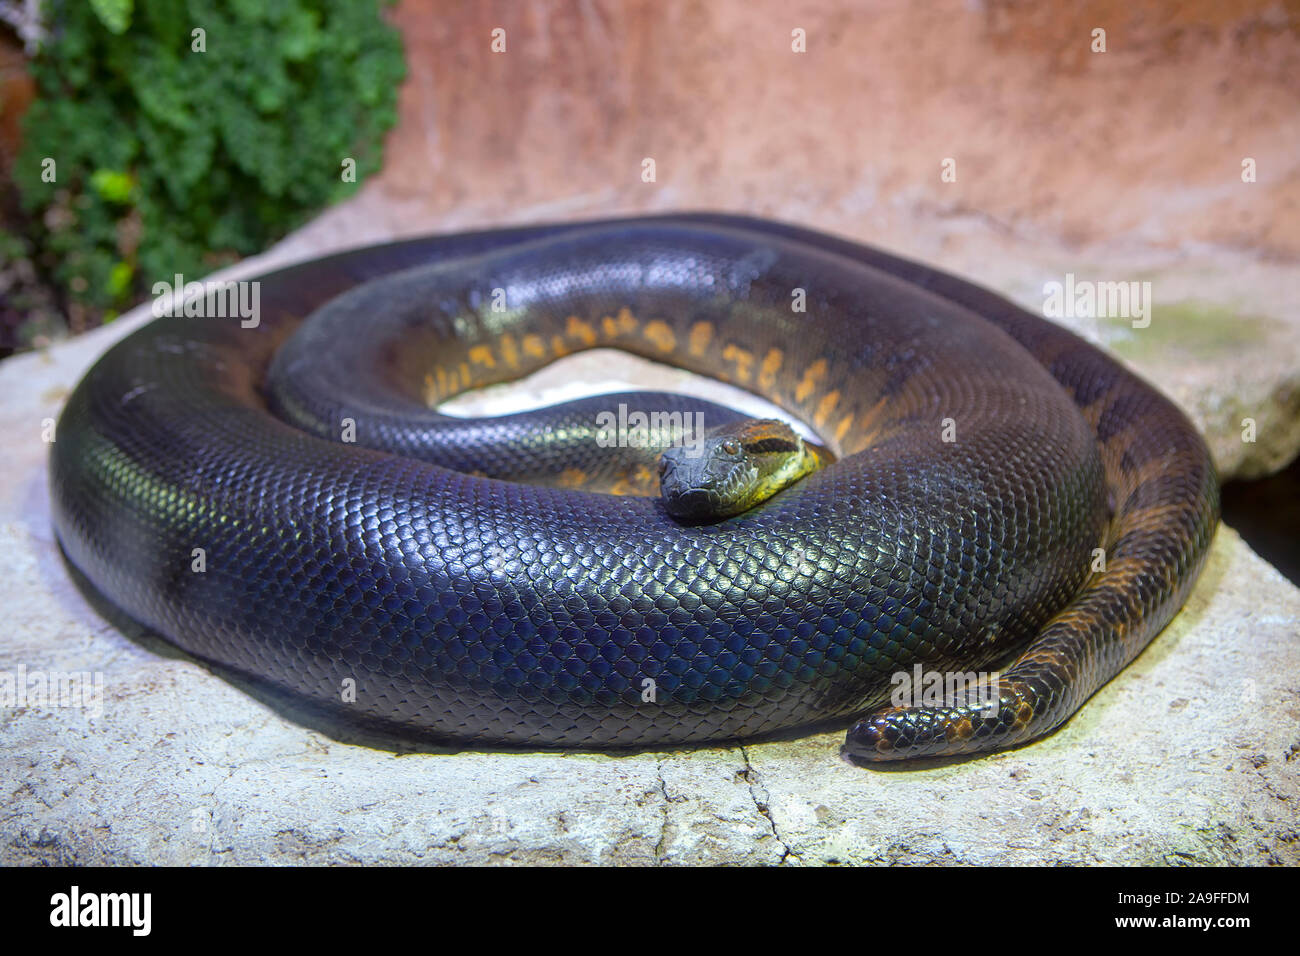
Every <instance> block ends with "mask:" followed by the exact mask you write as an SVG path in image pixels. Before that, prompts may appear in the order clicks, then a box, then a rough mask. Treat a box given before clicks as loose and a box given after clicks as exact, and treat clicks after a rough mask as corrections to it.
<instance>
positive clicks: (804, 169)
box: [0, 0, 1300, 580]
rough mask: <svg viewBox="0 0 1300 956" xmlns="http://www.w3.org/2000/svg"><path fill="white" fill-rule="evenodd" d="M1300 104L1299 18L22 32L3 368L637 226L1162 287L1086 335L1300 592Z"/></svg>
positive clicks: (79, 20)
mask: <svg viewBox="0 0 1300 956" xmlns="http://www.w3.org/2000/svg"><path fill="white" fill-rule="evenodd" d="M1298 76H1300V2H1297V0H1272V2H1267V0H1237V2H1215V0H1183V2H1174V0H1150V2H1146V3H1142V4H1132V3H1128V2H1122V0H1084V2H1078V3H1072V4H1069V5H1058V4H1041V3H1035V2H1030V0H1024V2H1021V0H982V2H976V0H937V2H928V3H924V4H918V3H910V2H907V0H873V2H866V0H863V2H842V3H819V2H787V0H716V2H703V0H700V2H690V0H682V2H664V0H655V2H651V0H629V2H614V0H521V2H507V0H467V2H450V0H444V2H434V0H402V2H398V3H395V4H385V3H375V2H371V0H351V2H328V0H278V2H255V0H152V2H147V0H134V2H133V0H92V2H85V0H46V2H43V3H42V2H33V0H0V177H2V178H0V184H2V185H0V356H3V355H8V354H11V353H15V352H23V351H27V350H32V349H37V350H44V349H49V348H52V347H55V346H56V344H57V343H58V342H59V341H61V340H63V339H65V338H67V337H69V336H72V335H77V334H80V333H83V332H87V331H89V330H93V329H97V328H99V327H101V326H103V325H104V324H105V323H111V324H112V325H114V326H117V325H121V324H123V323H127V324H129V323H132V322H135V321H138V319H136V318H134V317H125V316H126V313H128V312H130V310H131V309H132V307H133V306H136V305H138V304H139V303H141V302H144V301H145V300H146V299H147V298H148V297H149V294H150V288H151V286H152V284H153V283H154V282H157V281H170V280H171V278H172V276H173V275H174V274H175V273H178V272H179V273H183V274H185V276H186V278H187V279H189V278H196V277H199V276H202V275H204V274H206V273H209V272H212V271H214V270H217V269H220V268H223V267H226V266H229V265H231V264H232V263H235V262H237V261H239V260H240V259H241V258H243V257H246V256H250V255H253V254H256V253H260V252H263V251H265V250H266V249H268V248H271V247H276V248H277V249H278V250H279V252H281V253H283V254H284V255H285V256H289V257H295V258H301V257H307V256H312V255H318V254H321V253H324V252H326V251H332V250H335V249H339V248H344V247H347V246H352V245H357V244H361V243H365V242H378V241H383V240H387V239H392V238H396V237H401V236H407V235H413V234H418V233H424V232H433V231H454V230H458V229H462V228H466V227H470V226H478V225H485V224H502V223H511V222H533V221H542V220H559V219H579V218H584V217H597V216H607V215H613V214H620V213H629V212H637V211H646V212H651V211H653V212H662V211H668V210H673V209H702V208H709V209H721V210H727V211H735V212H743V213H748V214H753V215H763V216H771V217H774V218H779V219H784V220H790V221H794V222H798V223H801V224H804V225H808V226H811V227H813V228H818V229H823V230H826V231H830V232H835V233H840V234H844V235H847V236H851V237H853V238H856V239H859V240H863V241H867V242H870V243H873V244H876V245H880V246H883V247H885V248H888V249H890V250H892V251H895V252H898V253H901V254H904V255H909V256H912V257H915V258H919V259H924V260H926V261H928V262H931V263H933V264H935V265H938V266H940V267H941V268H945V269H948V270H950V271H953V272H957V273H960V274H963V275H966V276H968V277H971V278H973V279H975V280H977V281H980V282H982V283H984V284H986V285H989V286H991V287H994V288H996V289H998V290H1000V291H1002V292H1003V293H1004V294H1007V295H1008V296H1010V297H1012V298H1014V299H1016V300H1017V301H1019V302H1020V303H1021V304H1023V305H1024V306H1025V307H1026V308H1030V309H1032V310H1034V311H1038V312H1040V313H1041V311H1042V308H1043V286H1044V283H1046V282H1050V281H1062V280H1063V277H1064V276H1065V275H1066V274H1068V273H1072V274H1074V275H1076V276H1078V277H1080V278H1090V279H1095V280H1099V281H1150V282H1151V283H1152V289H1153V294H1154V299H1155V309H1154V311H1153V321H1152V325H1151V327H1150V328H1149V329H1145V330H1141V331H1140V332H1139V331H1135V330H1133V329H1132V328H1131V326H1130V323H1129V322H1128V321H1127V320H1124V319H1114V320H1108V319H1103V320H1099V321H1095V322H1086V323H1082V324H1078V325H1076V328H1077V330H1078V331H1080V332H1081V333H1082V334H1084V335H1086V336H1088V337H1089V338H1092V339H1093V340H1095V341H1098V342H1100V343H1101V344H1103V345H1105V346H1106V347H1107V348H1109V349H1111V350H1112V351H1113V352H1114V353H1116V354H1117V355H1119V356H1120V358H1122V359H1123V360H1125V361H1127V362H1129V363H1130V364H1131V365H1133V367H1135V368H1136V369H1137V370H1138V371H1139V372H1140V373H1141V374H1143V375H1145V376H1146V377H1148V378H1150V379H1151V380H1153V381H1154V382H1155V383H1156V384H1158V385H1159V386H1160V387H1161V388H1162V389H1163V390H1164V391H1166V392H1167V393H1169V394H1170V395H1171V396H1173V397H1174V398H1175V399H1176V400H1177V401H1178V402H1179V403H1180V404H1181V405H1182V406H1183V408H1184V409H1185V410H1187V412H1188V414H1189V415H1191V417H1192V418H1193V419H1194V420H1195V421H1196V423H1197V424H1198V426H1200V427H1201V428H1202V430H1203V431H1204V432H1205V434H1206V435H1207V438H1208V440H1209V441H1210V444H1211V446H1212V449H1213V451H1214V454H1215V457H1216V460H1217V462H1218V464H1219V467H1220V469H1221V471H1222V473H1223V475H1224V476H1225V478H1231V479H1236V483H1235V484H1232V485H1229V486H1228V488H1227V490H1226V492H1225V500H1226V510H1227V516H1228V521H1229V523H1231V524H1233V525H1234V526H1235V527H1237V528H1238V530H1240V531H1242V533H1243V534H1244V535H1246V537H1247V540H1248V541H1250V543H1251V544H1252V546H1253V547H1254V548H1255V549H1256V550H1257V551H1259V552H1260V553H1261V554H1263V556H1265V557H1266V558H1268V559H1269V560H1270V561H1272V562H1273V563H1274V564H1276V565H1278V566H1279V567H1280V568H1282V569H1283V570H1284V571H1285V572H1286V573H1288V574H1289V575H1290V576H1291V578H1292V580H1298V579H1300V546H1298V545H1297V537H1300V494H1297V492H1300V473H1298V472H1297V467H1296V466H1292V467H1290V468H1289V469H1288V465H1289V464H1290V463H1291V462H1293V461H1294V460H1295V458H1296V453H1297V450H1300V334H1298V333H1300V328H1298V326H1300V310H1298V309H1297V302H1300V295H1298V294H1297V293H1300V281H1298V280H1297V275H1298V272H1297V269H1296V264H1297V260H1298V259H1300V215H1297V213H1298V212H1300V84H1297V80H1296V78H1297V77H1298ZM277 243H279V245H278V246H276V244H277ZM106 334H107V333H106ZM112 334H113V335H116V334H120V333H117V332H114V333H112ZM1248 421H1249V422H1251V423H1253V424H1252V426H1247V425H1246V424H1245V423H1246V422H1248ZM1248 436H1249V437H1248Z"/></svg>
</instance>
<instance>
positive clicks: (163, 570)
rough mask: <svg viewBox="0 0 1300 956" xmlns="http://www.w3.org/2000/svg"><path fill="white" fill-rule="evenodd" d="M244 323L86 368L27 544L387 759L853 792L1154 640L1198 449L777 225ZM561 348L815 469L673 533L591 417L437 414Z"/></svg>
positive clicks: (456, 249) (1086, 362)
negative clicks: (969, 678)
mask: <svg viewBox="0 0 1300 956" xmlns="http://www.w3.org/2000/svg"><path fill="white" fill-rule="evenodd" d="M800 296H802V297H803V307H802V308H797V307H795V305H794V302H795V301H796V300H797V299H798V298H799V297H800ZM260 300H261V308H260V316H259V322H258V323H257V325H256V327H252V328H245V327H243V325H242V324H241V323H240V322H239V321H238V320H237V319H222V318H218V317H192V318H160V319H158V320H156V321H154V322H152V323H150V324H148V325H146V326H145V327H143V328H141V329H140V330H138V331H136V332H134V333H133V334H131V335H130V336H128V337H126V338H125V339H123V340H122V341H121V342H119V343H118V344H117V345H115V346H114V347H113V348H112V349H110V350H109V351H108V352H107V353H106V354H105V355H104V356H103V357H102V358H101V359H100V360H99V361H98V363H97V364H96V365H95V366H94V367H93V368H92V369H91V370H90V371H89V372H88V373H87V375H86V376H85V378H84V379H83V380H82V381H81V383H80V384H79V386H78V387H77V388H76V390H75V391H74V393H73V394H72V395H71V397H70V398H69V400H68V403H67V405H66V408H65V410H64V411H63V414H62V417H61V418H60V420H59V423H58V428H57V440H56V441H55V443H54V444H53V446H52V450H51V460H50V486H51V498H52V509H53V521H54V525H55V529H56V532H57V535H58V538H59V541H60V543H61V545H62V548H63V550H64V553H65V555H66V557H67V559H68V560H69V561H70V562H71V563H72V564H73V565H74V566H75V567H76V568H77V569H79V571H80V572H81V573H82V574H83V575H84V577H85V579H86V580H87V581H88V582H89V583H90V585H92V586H93V588H94V589H95V590H97V591H98V592H100V594H102V595H103V596H104V597H106V598H107V599H108V600H109V601H110V602H111V603H112V604H114V605H116V606H117V607H118V608H119V609H120V610H122V611H124V612H125V613H126V614H127V615H129V616H130V617H131V618H133V619H135V620H136V621H138V622H139V623H141V624H142V625H144V626H145V627H147V628H149V629H152V630H154V631H156V632H158V633H160V634H161V635H163V636H165V637H166V638H167V639H169V640H170V641H172V642H174V643H175V644H177V645H179V646H180V647H181V648H183V649H185V650H186V651H188V652H190V653H192V654H193V655H195V656H197V657H199V658H202V659H204V660H208V661H211V662H215V663H217V664H219V665H224V666H225V667H228V668H231V669H233V670H234V671H235V672H238V673H240V674H244V675H249V676H251V677H254V678H257V679H258V680H260V681H264V682H268V683H269V684H270V685H273V686H274V687H275V688H277V689H278V690H279V691H281V692H284V693H287V694H289V695H292V696H293V698H294V699H296V700H299V701H304V702H310V703H312V704H319V705H320V706H323V707H327V708H331V709H332V710H334V711H338V712H341V713H342V714H344V715H345V717H346V718H347V719H351V720H354V721H358V722H361V723H363V724H370V723H373V724H376V725H379V726H382V727H384V728H387V729H391V730H394V731H396V732H398V733H401V734H404V735H418V736H424V737H432V738H437V739H439V740H444V741H448V742H457V743H463V744H473V745H493V746H496V745H512V746H526V747H534V748H535V747H552V746H562V747H580V748H640V747H651V746H665V745H678V744H693V743H699V742H704V741H724V740H731V739H746V738H753V737H757V736H763V735H770V734H772V733H774V732H777V731H784V730H789V729H794V728H811V727H814V726H834V725H835V724H837V723H838V724H839V725H840V726H841V727H843V726H849V727H850V729H849V730H848V737H847V743H846V748H845V749H846V752H847V753H848V754H850V755H852V756H855V757H859V758H863V759H867V760H885V759H899V758H909V757H918V756H926V755H947V754H962V753H973V752H981V751H989V750H996V749H999V748H1004V747H1007V746H1010V745H1014V744H1017V743H1022V742H1025V741H1028V740H1031V739H1033V738H1036V737H1039V736H1042V735H1043V734H1046V733H1048V732H1049V731H1051V730H1053V729H1055V728H1056V727H1058V726H1059V725H1060V724H1061V723H1062V722H1064V721H1065V720H1066V719H1067V718H1068V717H1069V716H1070V715H1071V714H1072V713H1074V712H1075V711H1076V710H1077V709H1078V708H1079V707H1080V706H1081V705H1082V704H1083V703H1084V701H1086V700H1087V698H1088V697H1089V696H1090V695H1091V694H1093V693H1094V692H1095V691H1096V690H1097V689H1098V688H1099V687H1101V686H1102V685H1103V684H1104V683H1105V682H1106V681H1108V680H1109V679H1110V678H1111V677H1113V676H1114V675H1115V674H1117V673H1118V672H1119V671H1120V670H1121V669H1122V668H1123V667H1124V666H1126V665H1127V664H1128V663H1129V662H1130V661H1131V660H1132V659H1133V658H1134V657H1135V656H1136V655H1137V654H1138V653H1139V652H1140V651H1141V650H1142V649H1143V647H1145V646H1146V644H1147V643H1148V642H1149V641H1150V640H1151V639H1152V638H1153V637H1154V636H1155V635H1156V634H1157V633H1158V632H1159V631H1160V630H1161V628H1162V627H1164V625H1165V624H1166V623H1167V622H1168V621H1169V619H1170V618H1171V617H1172V616H1173V614H1174V613H1175V612H1176V611H1177V610H1178V608H1179V607H1180V606H1181V605H1182V603H1183V602H1184V600H1185V599H1186V597H1187V594H1188V592H1189V590H1190V588H1191V587H1192V585H1193V583H1194V581H1195V580H1196V577H1197V575H1198V573H1199V571H1200V569H1201V566H1202V564H1203V563H1204V560H1205V557H1206V554H1207V551H1208V548H1209V544H1210V541H1211V538H1212V537H1213V534H1214V529H1215V527H1216V525H1217V522H1218V485H1217V479H1216V476H1215V472H1214V467H1213V465H1212V463H1211V460H1210V458H1209V455H1208V452H1207V450H1206V446H1205V444H1204V443H1203V441H1202V439H1201V437H1200V436H1199V435H1198V434H1197V432H1196V430H1195V429H1194V428H1193V427H1192V425H1191V424H1190V423H1189V422H1188V421H1187V419H1186V418H1185V417H1184V416H1183V415H1182V414H1181V413H1180V412H1179V411H1178V409H1177V408H1176V407H1175V406H1174V405H1173V404H1172V403H1171V402H1169V401H1168V400H1167V399H1165V398H1164V397H1162V396H1161V395H1160V394H1159V393H1157V392H1156V391H1155V390H1154V389H1153V388H1152V387H1150V386H1149V385H1147V384H1146V383H1145V382H1143V381H1142V380H1141V379H1139V378H1138V377H1136V376H1134V375H1133V374H1131V373H1129V372H1128V371H1126V370H1125V369H1124V368H1122V367H1121V366H1120V365H1119V364H1118V363H1117V362H1115V361H1114V360H1113V359H1111V358H1109V357H1108V356H1107V355H1105V354H1104V353H1103V352H1102V351H1100V350H1098V349H1097V348H1094V347H1093V346H1092V345H1089V344H1088V343H1086V342H1084V341H1083V340H1081V339H1080V338H1078V337H1076V336H1074V335H1073V334H1071V333H1069V332H1067V331H1065V330H1063V329H1060V328H1058V327H1056V326H1054V325H1053V324H1051V323H1049V322H1047V321H1045V320H1044V319H1042V318H1040V317H1037V316H1035V315H1033V314H1030V313H1028V312H1025V311H1023V310H1021V309H1020V308H1018V307H1016V306H1014V305H1012V304H1010V303H1009V302H1007V301H1006V300H1004V299H1002V298H1000V297H999V296H997V295H995V294H993V293H991V292H988V291H986V290H984V289H981V288H979V287H977V286H974V285H972V284H969V283H967V282H965V281H962V280H960V279H957V278H955V277H953V276H950V275H947V274H944V273H942V272H939V271H936V270H933V269H930V268H928V267H925V266H922V265H920V264H917V263H913V262H909V261H906V260H904V259H900V258H896V257H894V256H892V255H889V254H887V253H884V252H882V251H879V250H876V249H873V248H871V247H868V246H864V245H859V244H855V243H852V242H848V241H845V240H841V239H837V238H834V237H831V236H828V235H823V234H819V233H816V232H813V231H809V230H806V229H803V228H799V227H796V226H793V225H785V224H781V223H776V222H770V221H765V220H758V219H752V218H747V217H740V216H731V215H721V214H704V213H700V214H686V215H675V216H664V217H643V218H632V219H621V220H603V221H596V222H585V223H568V224H555V225H540V226H526V227H518V228H505V229H496V230H488V231H481V232H465V233H459V234H453V235H441V236H431V237H426V238H420V239H414V240H408V241H403V242H397V243H391V244H388V245H384V246H377V247H371V248H363V249H359V250H355V251H349V252H345V253H341V254H338V255H333V256H329V257H327V258H322V259H317V260H314V261H311V262H307V263H304V264H301V265H296V266H293V267H290V268H286V269H283V270H280V271H277V272H274V273H271V274H269V275H265V276H262V277H261V279H260ZM308 316H310V318H308ZM596 347H614V348H618V349H623V350H625V351H628V352H632V353H635V354H639V355H642V356H644V357H647V358H650V359H654V360H657V361H660V362H663V363H666V364H668V365H672V366H678V367H681V368H684V369H688V370H690V371H694V372H698V373H701V374H705V375H709V376H712V377H716V378H720V379H722V380H723V381H727V382H730V383H732V384H734V385H737V386H739V387H741V388H744V389H747V390H749V391H752V392H754V393H757V394H758V395H760V396H762V397H763V398H766V399H768V400H769V401H770V402H772V403H774V404H776V405H777V406H779V407H781V408H782V409H784V410H785V411H786V412H788V413H789V414H790V415H791V416H792V417H793V418H796V419H798V420H800V421H802V422H805V423H807V424H808V425H809V426H810V427H811V428H812V430H814V431H815V432H816V433H817V434H818V435H819V436H820V437H821V438H823V439H824V440H825V442H826V444H827V446H828V447H829V448H831V449H832V450H833V451H834V453H835V456H836V460H834V461H833V462H831V463H828V464H826V465H825V466H824V467H821V468H819V469H818V470H816V471H814V472H813V473H812V474H810V475H808V476H807V477H803V478H802V479H801V480H798V481H796V482H795V483H794V484H792V485H790V486H789V487H788V488H786V489H785V490H783V491H780V492H778V493H777V494H775V495H774V496H773V497H771V498H770V499H769V500H767V501H765V502H763V503H762V504H760V505H758V506H756V507H754V508H752V509H750V510H747V511H745V512H743V513H741V514H738V515H735V516H733V517H728V518H725V519H724V520H718V521H712V522H689V521H682V520H679V519H678V518H677V517H675V516H674V515H671V514H669V513H668V512H667V511H666V510H665V507H664V504H663V502H662V501H661V500H660V499H659V498H658V497H655V496H654V488H653V484H654V481H653V476H651V480H650V482H649V485H650V486H649V487H648V488H647V483H646V469H645V467H644V462H641V463H640V464H638V463H637V462H636V461H634V460H633V459H620V458H619V452H618V450H617V449H614V450H609V449H604V448H598V447H596V445H597V444H598V443H597V442H594V441H593V435H594V432H593V425H592V421H593V416H594V415H596V414H597V413H598V410H599V409H609V408H611V407H612V404H611V403H612V399H610V398H609V397H598V398H588V399H580V400H578V401H577V402H574V403H569V404H566V405H560V406H555V407H553V408H551V409H540V410H533V411H529V412H522V413H518V414H515V415H507V416H502V417H499V418H482V419H463V418H455V417H451V416H449V415H444V414H440V413H438V412H437V411H435V410H434V408H435V406H436V405H437V404H438V403H439V402H441V401H442V400H444V399H446V398H449V397H450V396H452V395H455V394H457V393H459V392H463V391H465V390H467V389H471V388H476V387H478V386H483V385H487V384H493V383H498V382H504V381H510V380H513V379H516V378H519V377H522V376H523V375H525V374H527V373H529V372H531V371H533V370H535V369H537V368H539V367H541V366H543V365H545V364H548V363H549V362H551V361H553V360H554V359H556V358H558V357H560V356H562V355H565V354H568V353H571V352H577V351H581V350H584V349H590V348H596ZM620 400H621V399H620ZM627 402H628V403H630V404H631V405H633V406H638V407H648V408H656V407H662V408H676V409H679V410H685V411H687V412H690V411H691V410H692V409H695V410H699V411H700V414H701V415H702V416H704V417H705V419H706V420H707V418H708V417H709V416H713V417H714V418H715V419H720V420H725V419H726V418H727V416H728V415H729V414H731V415H733V417H734V413H731V412H729V411H728V410H726V409H722V408H720V407H718V406H713V405H708V404H706V403H700V402H698V401H694V400H693V399H690V398H682V397H680V396H662V395H654V394H650V393H646V394H635V395H631V396H628V397H627ZM638 403H639V404H638ZM349 423H350V424H349ZM348 427H351V429H352V431H353V433H352V434H351V435H345V434H344V432H343V431H342V429H345V428H348ZM733 450H734V449H733ZM629 454H630V453H629ZM608 461H613V462H615V464H614V465H608V466H607V465H604V464H602V462H608ZM611 492H622V493H611ZM196 555H201V556H202V560H201V561H198V562H197V563H196ZM1099 556H1100V563H1099V560H1098V559H1099ZM918 665H919V666H920V667H922V668H924V670H925V671H926V672H938V673H944V672H952V671H959V672H974V671H976V670H981V671H982V670H986V669H987V670H989V671H990V672H993V673H996V674H998V675H999V676H998V677H997V682H996V686H995V691H996V699H995V700H994V701H992V703H990V702H989V701H987V700H984V701H974V702H972V701H970V700H957V699H947V698H945V699H943V700H930V701H917V700H913V701H910V702H906V701H905V702H904V703H902V704H901V705H900V704H899V703H898V702H897V701H896V700H892V699H891V693H892V692H893V691H894V690H895V689H896V687H897V686H898V685H897V684H896V683H895V679H896V675H897V674H899V673H900V672H912V671H913V670H914V668H916V667H917V666H918ZM348 688H351V693H350V694H349V693H348V692H347V689H348Z"/></svg>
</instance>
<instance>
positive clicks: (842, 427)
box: [835, 412, 853, 443]
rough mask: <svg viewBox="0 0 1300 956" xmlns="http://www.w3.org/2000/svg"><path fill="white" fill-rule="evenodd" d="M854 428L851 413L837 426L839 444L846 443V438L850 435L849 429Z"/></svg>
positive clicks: (836, 438)
mask: <svg viewBox="0 0 1300 956" xmlns="http://www.w3.org/2000/svg"><path fill="white" fill-rule="evenodd" d="M852 427H853V413H852V412H849V414H847V415H845V416H844V417H843V418H841V419H840V423H839V424H838V425H836V426H835V441H836V442H837V443H838V442H842V441H844V436H845V435H847V434H848V433H849V429H850V428H852Z"/></svg>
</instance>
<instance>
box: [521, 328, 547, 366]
mask: <svg viewBox="0 0 1300 956" xmlns="http://www.w3.org/2000/svg"><path fill="white" fill-rule="evenodd" d="M523 349H524V354H525V355H530V356H532V357H533V358H539V359H540V358H546V343H545V342H543V341H542V337H541V336H540V335H533V334H532V333H531V332H529V333H528V334H527V335H525V336H524V341H523Z"/></svg>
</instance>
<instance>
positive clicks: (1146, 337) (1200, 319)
mask: <svg viewBox="0 0 1300 956" xmlns="http://www.w3.org/2000/svg"><path fill="white" fill-rule="evenodd" d="M1101 325H1102V337H1103V339H1104V340H1105V342H1106V345H1107V347H1108V348H1111V349H1113V350H1114V351H1115V352H1117V353H1118V354H1120V355H1122V356H1124V357H1126V358H1137V359H1141V358H1161V357H1165V358H1167V357H1169V356H1170V355H1175V356H1188V357H1194V358H1213V357H1214V356H1217V355H1223V354H1225V353H1227V352H1232V351H1236V350H1239V349H1241V348H1243V347H1255V346H1260V345H1264V344H1265V343H1267V342H1268V341H1269V340H1270V339H1271V338H1272V337H1273V335H1274V333H1275V331H1276V330H1280V329H1281V328H1282V323H1281V322H1279V321H1278V320H1277V319H1274V318H1270V317H1268V316H1262V315H1248V314H1242V313H1239V312H1237V311H1235V310H1233V309H1231V308H1229V307H1227V306H1223V305H1219V304H1215V303H1208V302H1197V301H1188V302H1175V303H1172V304H1161V303H1156V304H1155V306H1153V308H1152V310H1151V324H1150V325H1149V326H1148V327H1147V328H1145V329H1135V328H1133V325H1132V320H1131V319H1128V318H1122V317H1114V318H1107V319H1102V320H1101Z"/></svg>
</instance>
